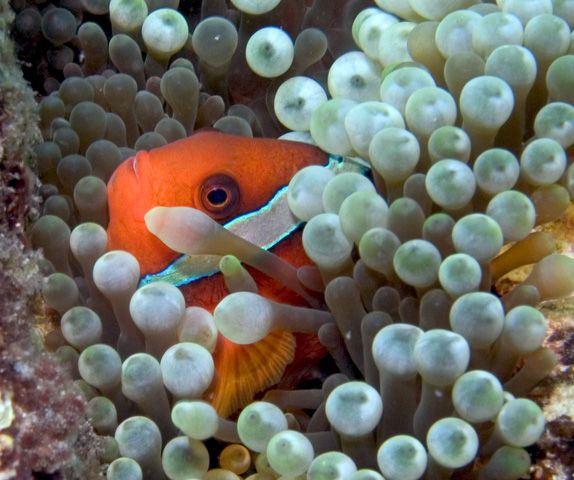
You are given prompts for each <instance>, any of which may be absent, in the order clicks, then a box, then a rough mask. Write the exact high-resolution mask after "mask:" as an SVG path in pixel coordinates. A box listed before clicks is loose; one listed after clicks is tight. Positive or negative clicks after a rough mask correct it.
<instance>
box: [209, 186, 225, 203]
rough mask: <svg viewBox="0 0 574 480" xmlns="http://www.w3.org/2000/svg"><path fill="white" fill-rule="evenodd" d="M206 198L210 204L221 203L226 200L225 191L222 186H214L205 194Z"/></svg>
mask: <svg viewBox="0 0 574 480" xmlns="http://www.w3.org/2000/svg"><path fill="white" fill-rule="evenodd" d="M207 200H209V203H211V204H212V205H222V204H223V203H225V201H226V200H227V192H226V191H225V190H223V189H222V188H216V189H214V190H212V191H211V192H209V193H208V194H207Z"/></svg>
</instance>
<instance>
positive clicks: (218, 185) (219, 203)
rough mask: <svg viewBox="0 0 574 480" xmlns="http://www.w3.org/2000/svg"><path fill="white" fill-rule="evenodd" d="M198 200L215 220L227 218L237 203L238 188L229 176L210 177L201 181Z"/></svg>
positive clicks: (221, 174) (220, 174)
mask: <svg viewBox="0 0 574 480" xmlns="http://www.w3.org/2000/svg"><path fill="white" fill-rule="evenodd" d="M199 199H200V202H201V206H202V207H203V208H204V209H205V210H206V212H207V213H209V214H210V215H211V216H212V217H214V218H215V219H220V218H224V217H228V216H229V215H231V214H233V212H234V211H235V208H236V207H237V204H238V203H239V186H238V185H237V182H236V181H235V180H234V179H233V178H231V177H230V176H229V175H225V174H223V173H219V174H217V175H211V176H210V177H207V178H206V179H205V180H204V181H203V183H202V185H201V189H200V193H199Z"/></svg>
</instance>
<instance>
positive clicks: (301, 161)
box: [108, 131, 337, 416]
mask: <svg viewBox="0 0 574 480" xmlns="http://www.w3.org/2000/svg"><path fill="white" fill-rule="evenodd" d="M329 161H330V157H329V156H328V155H327V154H325V153H324V152H322V151H321V150H319V149H318V148H316V147H314V146H311V145H308V144H305V143H299V142H290V141H281V140H273V139H254V138H245V137H238V136H233V135H228V134H223V133H220V132H217V131H202V132H198V133H196V134H194V135H192V136H190V137H188V138H185V139H183V140H179V141H177V142H174V143H171V144H168V145H166V146H163V147H160V148H157V149H153V150H151V151H149V152H146V151H140V152H138V153H137V155H135V156H134V157H131V158H129V159H127V160H126V161H125V162H123V163H122V164H121V165H120V166H119V167H118V169H117V170H116V171H115V173H114V174H113V176H112V177H111V179H110V181H109V183H108V201H109V214H110V223H109V226H108V239H109V240H108V249H109V250H126V251H128V252H130V253H131V254H133V255H134V256H135V257H136V258H137V259H138V261H139V262H140V268H141V274H142V276H143V280H142V281H144V282H146V281H153V280H154V278H160V279H165V280H167V281H171V282H172V283H175V284H177V285H178V286H180V288H181V289H182V291H183V293H184V296H185V299H186V304H187V306H192V305H193V306H200V307H203V308H205V309H207V310H209V311H211V312H212V311H213V309H214V308H215V306H216V305H217V303H218V302H219V301H220V300H221V298H223V297H224V296H225V295H226V294H227V291H226V288H225V284H224V281H223V277H222V275H221V274H220V273H217V270H213V269H212V270H210V269H209V268H208V269H207V270H206V268H205V265H204V264H202V262H201V259H192V261H191V262H190V261H189V260H190V259H189V258H185V257H183V258H182V256H181V254H180V253H177V252H174V251H172V250H171V249H169V248H168V247H167V246H166V245H165V244H163V243H162V242H161V241H160V240H159V239H158V238H157V237H155V236H154V235H152V234H151V233H150V232H149V231H148V230H147V228H146V224H145V222H144V215H145V214H146V213H147V212H148V211H149V210H151V209H152V208H154V207H156V206H165V207H172V206H188V207H193V208H196V209H199V210H201V211H203V212H204V213H207V214H208V215H210V216H211V217H212V218H214V219H215V220H217V221H218V222H219V223H221V224H223V225H225V226H226V227H228V228H230V229H231V230H232V231H235V233H238V234H239V235H242V236H247V237H250V238H249V239H250V240H251V241H254V243H258V244H259V246H262V247H263V248H271V249H272V251H273V253H275V254H276V255H278V256H280V257H281V258H283V259H284V260H285V261H287V262H289V263H291V264H293V265H294V266H295V267H299V266H302V265H308V264H311V262H310V260H309V259H308V258H307V256H306V255H305V253H304V251H303V248H302V243H301V238H300V230H297V229H296V227H297V225H298V223H299V222H298V221H297V220H296V219H295V218H294V217H293V216H292V215H291V214H290V213H289V212H288V210H287V206H286V202H285V199H284V196H285V195H284V194H285V190H286V186H287V185H288V183H289V181H290V179H291V178H292V177H293V175H294V174H295V173H296V172H297V171H299V170H300V169H302V168H303V167H305V166H308V165H324V166H327V165H328V164H329ZM332 162H333V159H331V163H332ZM335 163H337V162H335ZM279 202H283V203H284V204H285V205H284V206H280V207H281V208H279V207H277V205H278V203H279ZM276 207H277V208H276ZM254 220H257V221H254ZM261 220H263V221H261ZM234 229H235V230H234ZM254 239H255V240H254ZM258 240H260V241H259V242H258ZM265 243H267V244H265ZM186 262H187V263H186ZM194 262H195V263H194ZM250 273H251V274H252V276H253V277H254V279H255V280H256V283H257V284H258V287H259V293H260V294H261V295H263V296H265V297H267V298H270V299H272V300H276V301H280V302H283V303H290V304H295V305H304V304H305V302H304V300H303V299H302V298H301V297H299V296H298V295H297V294H296V293H294V292H293V291H291V290H289V289H287V288H286V287H285V286H283V285H281V284H279V283H278V282H276V281H275V280H272V279H271V278H269V277H267V276H265V275H263V274H262V273H260V272H257V271H254V270H253V269H251V270H250ZM220 337H221V335H220ZM295 343H296V342H295V339H294V336H293V335H292V334H290V333H288V332H285V331H279V330H277V331H273V332H271V333H270V334H269V335H268V336H267V337H265V338H264V339H263V340H261V341H259V342H256V343H254V344H252V345H237V344H234V343H232V342H230V341H229V340H227V339H224V338H222V337H221V338H220V340H219V342H218V346H217V348H216V351H215V352H214V361H215V366H216V369H217V384H216V387H215V389H214V390H213V391H212V392H210V397H209V400H210V401H211V402H212V404H213V405H214V407H215V408H216V409H217V410H218V412H219V414H220V415H222V416H227V415H229V414H230V413H232V412H233V411H234V410H236V409H237V408H239V407H241V406H244V405H246V404H247V403H249V402H250V401H251V400H252V399H253V396H254V394H255V393H256V392H258V391H261V390H264V389H265V388H267V387H269V386H271V385H273V384H275V383H277V382H278V381H279V379H280V378H281V376H282V374H283V372H284V370H285V367H286V365H287V364H288V363H289V362H291V361H292V360H293V358H294V355H295ZM299 343H302V342H299ZM307 343H308V342H307ZM314 345H315V346H314V347H312V348H309V345H307V346H306V348H303V349H304V351H305V353H304V354H305V355H313V354H314V353H313V352H315V351H318V350H319V349H320V345H319V344H318V343H317V342H315V343H314ZM297 349H298V350H297V351H298V352H299V349H300V345H298V347H297ZM315 353H316V352H315Z"/></svg>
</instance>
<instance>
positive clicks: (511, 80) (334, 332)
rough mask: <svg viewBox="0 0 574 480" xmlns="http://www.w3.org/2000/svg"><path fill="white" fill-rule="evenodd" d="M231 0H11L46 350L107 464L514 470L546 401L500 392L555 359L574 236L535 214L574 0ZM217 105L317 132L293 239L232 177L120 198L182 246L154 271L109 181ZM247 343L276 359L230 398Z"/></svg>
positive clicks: (198, 125) (130, 471) (563, 77)
mask: <svg viewBox="0 0 574 480" xmlns="http://www.w3.org/2000/svg"><path fill="white" fill-rule="evenodd" d="M232 3H233V6H232V7H230V6H228V5H227V3H226V2H223V1H212V2H211V1H207V2H197V5H196V3H194V4H193V6H192V7H189V5H188V4H187V3H186V4H185V5H184V4H182V5H181V6H179V5H178V2H168V1H157V2H143V1H139V0H117V1H116V0H114V1H112V2H111V3H110V4H109V12H108V9H107V8H105V5H104V6H102V5H97V4H96V2H91V1H88V0H86V1H85V2H82V4H81V5H79V4H78V5H76V4H72V3H69V2H66V3H62V4H58V6H54V5H40V6H33V5H30V6H28V5H24V4H18V5H16V4H15V5H14V7H15V9H16V11H17V16H16V21H15V23H14V30H13V31H14V37H15V39H16V40H17V41H18V42H19V44H20V45H28V46H33V47H34V48H33V49H32V50H33V51H28V49H22V50H21V52H20V53H21V56H22V60H23V61H24V62H28V63H27V64H26V65H28V64H29V65H33V66H35V71H32V70H34V69H31V68H30V67H29V66H27V67H26V68H25V72H26V73H28V74H30V79H31V81H32V82H33V87H34V88H36V89H37V90H38V92H39V93H40V95H39V96H40V99H39V107H38V108H39V114H40V127H41V130H42V136H43V140H44V142H43V143H40V144H38V145H37V146H36V148H35V152H36V155H37V172H38V175H39V178H40V180H41V182H42V183H43V185H42V186H41V187H39V189H38V194H39V195H40V197H41V200H42V207H41V209H42V211H41V213H42V215H41V216H40V217H39V218H38V219H37V220H36V221H35V222H34V224H33V225H32V226H31V228H30V229H29V232H28V239H29V241H30V243H31V245H32V246H33V247H34V248H36V249H41V250H42V252H43V254H44V256H45V258H46V259H47V262H46V263H45V270H44V271H45V272H46V280H45V282H44V288H43V291H42V295H43V297H44V300H45V302H46V304H47V305H48V306H49V307H50V308H51V309H53V310H55V312H57V314H58V315H57V316H58V322H56V324H55V325H54V326H53V327H52V331H51V332H50V333H48V334H47V335H45V336H44V337H43V340H44V342H43V347H42V348H45V349H46V350H48V351H50V350H52V351H57V352H58V355H59V357H60V358H62V359H67V360H65V361H64V360H63V361H62V363H65V364H67V365H68V369H69V371H70V375H71V376H72V378H73V379H74V380H76V381H77V382H78V383H79V385H82V387H83V389H84V390H85V391H86V392H88V393H87V396H88V399H89V402H88V404H87V407H86V416H87V418H88V419H89V421H90V422H91V424H92V426H93V428H94V429H95V430H96V431H97V432H98V433H99V434H101V435H102V436H104V437H106V439H105V440H104V441H103V443H102V445H106V446H107V447H108V448H106V449H103V450H102V453H101V459H102V463H105V464H109V466H108V467H107V476H108V478H112V479H116V478H117V479H119V478H122V479H123V478H144V479H147V478H149V479H160V478H165V476H167V477H168V478H170V479H179V478H190V477H194V478H202V477H203V478H211V477H213V478H230V479H231V478H233V479H236V478H238V475H245V476H248V475H251V476H252V475H257V477H254V478H260V477H261V478H262V477H265V478H268V477H269V478H273V477H278V476H288V477H296V476H300V475H305V474H307V476H308V478H310V479H320V478H325V477H326V476H327V475H329V476H330V475H331V474H333V475H334V476H336V477H337V478H363V477H367V478H380V474H379V473H378V471H380V473H382V475H383V476H384V477H385V478H397V479H399V478H400V479H405V478H412V479H417V478H421V477H422V476H423V475H426V476H427V478H451V476H452V475H456V476H462V477H464V476H478V477H479V478H482V479H489V478H497V471H498V469H499V468H502V467H501V466H500V465H505V476H504V478H508V479H518V478H520V477H521V476H522V475H524V474H526V473H527V472H528V471H529V468H530V459H529V456H528V455H529V451H528V450H525V448H526V447H529V446H530V445H532V444H534V443H535V442H536V441H537V440H538V438H539V437H540V435H542V433H543V430H544V418H543V414H542V410H541V409H540V407H538V406H537V405H536V403H534V402H533V401H532V400H529V399H525V398H512V395H527V394H528V393H529V392H530V390H531V389H532V388H533V387H534V386H535V385H536V384H537V383H538V382H539V381H540V380H542V379H543V378H544V376H545V375H547V374H548V373H549V371H550V370H551V369H552V368H553V366H554V365H555V363H556V357H555V355H554V354H553V353H552V351H551V350H549V349H548V348H545V347H543V341H544V339H545V336H546V331H547V321H546V319H545V317H544V315H543V313H542V312H541V311H540V309H539V308H538V303H539V302H540V301H548V300H552V299H557V298H564V297H566V296H568V295H569V294H570V293H571V292H572V291H573V290H574V283H573V280H572V278H574V261H573V260H572V259H571V258H569V257H568V256H566V255H563V254H560V253H557V251H556V244H555V242H554V241H553V239H552V238H551V237H550V235H548V234H547V233H542V232H541V231H540V227H541V226H543V225H544V224H546V223H548V222H550V221H553V220H555V219H557V218H559V217H560V216H561V215H562V214H563V213H564V211H565V210H566V208H567V207H568V204H569V202H570V198H571V196H572V194H573V193H574V189H573V188H572V183H573V182H572V176H573V175H574V173H573V172H574V170H573V169H572V168H570V167H569V162H568V153H567V150H566V149H568V148H570V147H571V145H572V143H574V136H573V134H572V133H573V130H572V123H573V119H574V107H572V96H571V93H570V91H571V90H572V88H571V87H572V85H573V80H572V64H573V58H574V57H573V56H572V55H569V45H570V43H569V38H570V26H569V25H570V24H569V22H572V18H571V17H572V14H571V12H570V10H568V9H567V7H564V8H562V6H561V5H562V4H561V3H560V2H557V1H556V2H554V4H555V5H552V3H551V2H550V1H529V2H524V3H528V8H522V7H519V6H518V2H514V1H512V0H506V1H505V2H499V3H500V5H495V4H494V3H476V2H465V1H460V2H450V3H449V2H446V3H445V2H424V1H416V0H410V1H402V2H392V1H383V0H380V1H379V0H377V1H376V2H375V3H376V6H375V4H373V3H372V2H369V1H367V0H364V1H363V0H359V1H341V2H339V3H338V4H337V6H336V7H334V6H333V4H332V2H329V1H324V0H314V1H303V0H301V1H293V2H289V1H287V0H283V1H282V2H278V1H270V2H264V1H251V2H250V1H241V2H239V1H233V2H232ZM447 4H448V5H447ZM196 7H197V8H196ZM552 12H554V13H552ZM76 24H77V25H79V28H78V29H77V36H76ZM549 32H551V33H552V35H553V36H552V38H554V39H555V41H553V42H550V43H552V47H548V46H546V47H545V44H546V43H548V42H545V41H544V37H545V36H546V35H549V34H550V33H549ZM205 127H208V128H214V129H218V130H220V131H223V132H226V133H232V134H235V135H241V136H243V137H255V138H257V137H273V138H277V137H279V136H280V135H282V134H286V138H290V139H295V140H299V141H300V140H303V141H305V142H307V143H312V144H314V145H315V146H316V148H315V147H308V148H309V149H312V151H313V152H315V153H316V154H317V155H321V156H322V158H327V161H329V165H328V166H326V167H325V166H318V165H313V166H308V167H306V168H303V169H301V170H299V171H298V172H296V170H297V169H295V168H294V167H293V168H291V171H290V177H292V179H291V182H290V183H289V185H288V186H287V185H283V187H287V189H286V193H285V192H284V193H283V194H282V195H283V196H282V197H279V196H278V197H277V198H280V199H281V200H280V201H281V202H283V204H284V206H285V207H287V206H288V207H289V208H290V211H288V210H287V208H285V210H284V213H283V217H282V221H286V222H288V223H289V227H288V229H287V230H288V231H287V232H286V233H285V232H283V231H282V232H281V233H280V234H277V235H276V237H277V239H276V240H277V241H276V243H277V244H279V243H280V241H282V240H284V239H285V238H289V234H290V233H291V232H292V231H295V233H296V234H297V235H299V237H298V238H299V240H297V242H300V243H301V244H302V249H303V250H304V253H303V251H302V250H301V249H299V250H298V251H297V252H298V256H297V257H296V258H289V261H286V260H285V259H283V258H282V257H281V255H280V254H279V251H278V250H273V248H272V245H273V244H272V243H271V244H270V243H269V242H267V241H263V240H257V239H254V237H249V238H248V239H246V238H243V234H239V233H238V232H239V229H238V227H237V223H234V222H236V220H233V221H230V220H232V218H233V216H235V215H228V214H227V210H226V208H227V207H229V205H227V203H226V202H227V200H228V197H230V196H232V195H233V192H234V190H233V186H229V184H228V183H225V182H226V181H227V180H225V181H222V180H221V176H220V177H217V179H216V180H217V181H218V182H223V183H222V185H223V186H221V187H217V188H213V189H211V190H209V189H206V190H204V191H202V193H201V195H202V197H201V198H204V199H207V200H208V201H209V202H211V203H210V208H209V209H207V210H206V211H202V210H200V209H194V208H190V207H189V206H187V205H180V204H178V205H175V206H174V205H168V204H167V203H161V202H160V203H159V204H158V206H157V207H156V208H151V207H149V208H145V209H144V210H145V211H139V210H138V211H134V212H130V213H129V214H130V215H133V216H138V218H140V219H141V222H142V223H143V222H145V225H146V227H147V230H146V233H148V231H149V232H151V234H153V235H154V239H153V240H154V241H155V242H156V243H155V245H157V246H159V247H158V248H164V249H168V248H169V250H170V252H171V254H172V255H173V256H174V258H176V257H177V254H175V253H173V252H179V254H181V255H182V257H181V259H180V260H178V261H177V262H176V263H175V264H174V265H172V266H170V268H169V269H167V270H165V271H163V272H161V274H160V275H158V276H157V278H155V276H154V275H153V274H151V275H147V276H146V277H145V279H144V280H143V281H141V276H142V273H145V274H148V273H150V272H147V271H145V272H144V269H143V268H142V266H141V265H142V264H141V262H140V260H138V258H137V255H133V254H132V253H128V252H127V251H123V250H111V251H107V250H108V248H107V242H108V238H107V235H106V232H105V230H104V229H105V228H106V227H107V225H108V221H109V217H110V215H112V216H113V215H117V212H111V211H109V210H108V203H107V197H106V188H105V184H106V183H107V182H110V179H112V180H111V181H112V182H113V178H114V177H113V176H114V175H115V174H114V173H113V172H114V170H115V169H116V168H117V167H118V166H119V165H120V164H121V162H122V161H123V160H126V159H128V158H131V157H133V156H134V155H135V154H136V152H140V154H138V155H139V156H138V157H136V159H137V160H135V161H134V162H136V163H134V164H133V165H134V166H133V169H134V170H137V172H138V175H139V177H138V180H139V181H142V182H144V181H147V179H145V178H144V176H143V175H141V171H140V170H138V169H139V165H138V164H137V162H140V163H143V162H145V161H147V160H146V159H147V158H148V157H146V155H147V154H146V153H145V152H147V151H149V150H153V149H156V148H162V147H163V146H165V145H168V144H172V143H173V142H174V141H177V140H180V139H183V138H186V137H188V136H190V135H192V134H194V132H196V131H197V130H201V129H204V128H205ZM287 129H289V130H291V131H292V132H295V133H287ZM198 135H201V133H198ZM192 138H193V137H192ZM220 138H229V137H223V136H222V137H220ZM253 141H254V142H257V141H258V140H257V139H254V140H253ZM277 145H279V144H277ZM271 150H272V148H271V147H270V149H269V157H270V158H268V159H267V160H268V161H269V162H273V161H274V160H275V159H274V158H272V156H273V152H272V151H271ZM320 150H322V151H323V152H324V154H323V153H320ZM309 151H311V150H309ZM191 162H192V160H190V164H189V168H190V169H193V168H195V167H194V165H193V164H192V163H191ZM124 165H125V164H124ZM227 173H230V172H227ZM227 173H226V174H225V176H226V177H227V178H229V175H227ZM230 174H231V173H230ZM258 174H259V172H255V173H254V174H253V175H258ZM218 185H219V184H218ZM170 187H171V185H169V184H166V185H164V186H162V190H163V189H165V190H168V189H169V188H170ZM142 191H143V187H142ZM222 192H223V193H222ZM143 195H144V194H142V196H143ZM159 195H161V193H160V194H159ZM278 195H279V193H278ZM278 202H279V201H278ZM274 205H275V204H273V206H274ZM233 207H234V205H231V206H230V207H229V208H231V209H232V208H233ZM265 208H268V207H267V206H266V207H265ZM269 208H272V207H269ZM277 208H279V207H277ZM265 211H267V210H265ZM245 213H248V214H249V215H252V217H250V218H254V217H255V216H257V215H256V214H259V213H260V211H256V212H255V211H251V212H245ZM264 218H268V217H264ZM242 219H243V217H241V219H240V220H242ZM239 223H241V222H239ZM263 223H265V222H263ZM250 225H253V223H251V224H250ZM271 226H272V225H271V222H268V223H267V224H264V225H263V226H261V225H257V226H255V227H252V228H253V229H261V230H266V229H269V230H271V228H270V227H271ZM234 229H235V230H234ZM535 230H538V231H535ZM156 237H157V238H156ZM265 238H266V237H265ZM132 240H133V241H134V242H135V241H137V240H139V239H136V238H134V239H132ZM160 241H161V243H160ZM258 242H259V244H258ZM164 244H165V245H164ZM70 251H71V254H72V255H70ZM150 255H151V254H150ZM307 257H308V258H307ZM186 259H187V260H186ZM189 259H191V260H189ZM186 261H191V262H194V261H196V262H200V264H201V265H202V267H201V268H203V269H204V270H202V272H207V273H205V275H212V274H216V275H219V273H222V282H221V288H219V287H217V289H215V288H214V289H213V291H211V292H209V293H210V294H212V295H213V297H216V298H217V300H218V304H217V306H215V305H212V306H213V307H215V308H211V310H212V311H210V310H208V309H207V308H202V307H200V306H198V305H195V304H194V305H190V303H192V302H193V300H192V299H191V298H190V296H189V295H186V293H185V289H184V291H183V293H182V291H180V289H179V288H178V287H181V283H183V282H182V281H181V278H182V277H184V276H185V275H186V274H185V273H182V272H186V270H185V268H186V265H187V266H188V267H187V268H189V263H187V264H186ZM201 262H202V263H201ZM197 264H198V263H195V264H193V265H197ZM242 264H243V265H242ZM532 264H534V266H533V267H532V268H531V273H529V275H527V276H524V278H522V279H521V281H522V283H520V284H519V285H517V286H515V287H514V289H513V290H510V289H508V290H510V291H507V292H504V293H505V294H504V295H502V292H501V291H500V290H496V285H500V283H498V284H497V283H496V282H500V279H501V278H504V280H503V282H507V283H506V285H508V282H510V280H508V277H504V276H505V275H507V274H508V273H509V272H511V271H512V270H514V269H515V268H517V267H522V266H524V265H532ZM174 272H175V274H174ZM153 273H156V272H153ZM157 273H160V272H157ZM192 273H193V271H192ZM172 274H174V275H173V276H171V277H170V275H172ZM202 275H203V274H202ZM173 278H175V279H176V280H170V279H173ZM269 282H275V283H272V285H274V287H273V288H275V290H276V291H277V292H279V293H278V294H277V295H276V296H275V297H274V298H273V299H270V298H266V296H267V294H268V292H269V288H268V286H269V285H270V283H269ZM220 290H221V292H220ZM220 296H223V298H222V299H221V300H220V299H219V297H220ZM293 299H296V300H293ZM219 300H220V301H219ZM186 302H187V305H186ZM204 306H205V305H204ZM60 318H61V319H60ZM223 337H225V339H226V340H225V342H227V343H226V344H225V345H227V347H224V346H222V345H223ZM317 339H318V340H317ZM261 341H263V342H265V341H267V342H268V343H269V344H271V345H273V348H274V349H275V350H277V352H281V354H282V355H284V358H285V360H284V361H283V362H282V363H280V364H277V363H274V360H272V359H271V358H270V359H267V358H266V355H269V353H267V352H269V350H264V348H263V347H261V346H260V345H261V343H258V342H261ZM305 342H311V343H305ZM312 342H315V343H314V344H313V343H312ZM319 342H320V343H319ZM308 344H313V345H315V349H314V350H313V352H315V353H313V354H314V355H315V356H313V355H312V354H311V353H310V352H305V351H304V349H303V346H305V345H308ZM321 344H322V345H321ZM243 345H247V346H249V347H250V348H251V349H250V350H249V352H250V354H249V356H244V357H239V356H238V357H233V358H238V359H240V360H238V361H237V364H233V365H232V366H231V367H229V368H231V370H232V371H233V372H234V374H235V373H237V375H242V373H241V370H242V369H244V368H251V367H250V366H251V365H260V367H258V368H260V370H258V369H255V368H254V367H253V371H249V372H247V373H248V375H246V378H248V380H246V382H247V383H248V386H247V387H245V388H244V390H243V391H242V392H243V393H242V395H241V396H240V398H238V399H236V398H233V399H226V400H225V402H222V400H221V399H222V397H225V396H226V390H225V384H224V382H225V379H226V378H227V375H228V374H229V372H227V371H226V372H225V375H224V374H223V371H219V372H218V370H217V369H218V366H219V364H218V363H217V358H218V355H221V352H222V351H223V350H224V349H225V348H231V349H233V348H242V346H243ZM309 349H310V351H311V348H310V347H309ZM302 350H303V352H302ZM316 352H320V353H316ZM301 358H303V359H305V361H303V362H301ZM538 360H539V361H540V364H539V365H536V363H537V361H538ZM76 362H77V363H76ZM242 362H245V364H243V363H242ZM266 363H269V365H266ZM76 365H77V367H76ZM517 370H518V372H517ZM80 377H81V379H82V380H83V383H80V382H81V380H80ZM503 389H504V390H506V392H507V393H506V394H504V393H503ZM259 390H262V391H263V390H266V391H264V392H260V391H259ZM245 392H248V393H245ZM210 402H212V403H213V406H212V405H210ZM222 404H225V407H223V406H222ZM453 412H456V413H453ZM455 415H457V416H459V417H460V418H456V417H455ZM111 437H113V438H111ZM105 442H107V443H105ZM114 449H115V450H114ZM249 451H251V456H250V452H249ZM256 454H257V456H256ZM116 457H119V458H116ZM218 458H219V466H220V467H221V468H220V469H218V468H214V467H216V465H217V459H218ZM509 464H512V466H513V467H510V466H509ZM210 469H211V470H210ZM357 469H359V470H358V471H357ZM377 470H378V471H377ZM361 472H362V473H361ZM425 472H426V473H425ZM457 478H458V477H457Z"/></svg>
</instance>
